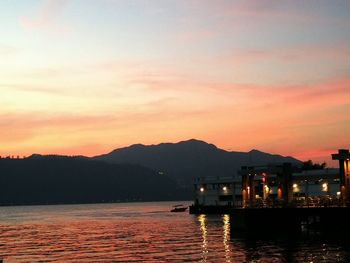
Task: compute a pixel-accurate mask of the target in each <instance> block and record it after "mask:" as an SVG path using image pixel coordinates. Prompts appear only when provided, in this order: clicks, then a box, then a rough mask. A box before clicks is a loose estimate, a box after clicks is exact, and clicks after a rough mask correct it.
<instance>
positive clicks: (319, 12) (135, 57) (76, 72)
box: [0, 0, 350, 163]
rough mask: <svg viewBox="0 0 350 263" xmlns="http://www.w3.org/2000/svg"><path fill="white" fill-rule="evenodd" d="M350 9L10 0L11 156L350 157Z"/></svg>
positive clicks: (2, 119) (304, 4) (6, 59)
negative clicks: (152, 149)
mask: <svg viewBox="0 0 350 263" xmlns="http://www.w3.org/2000/svg"><path fill="white" fill-rule="evenodd" d="M349 11H350V1H347V0H344V1H329V0H324V1H312V0H310V1H295V0H291V1H275V0H271V1H265V0H256V1H246V0H242V1H233V0H228V1H217V0H215V1H203V0H183V1H182V0H172V1H170V0H147V1H146V0H134V1H133V0H129V1H122V0H120V1H119V0H46V1H44V0H43V1H41V0H26V1H14V0H1V1H0V92H1V96H0V155H2V156H6V155H21V156H23V155H29V154H31V153H42V154H49V153H55V154H68V155H77V154H82V155H87V156H92V155H97V154H102V153H106V152H109V151H111V150H113V149H115V148H119V147H124V146H128V145H130V144H134V143H143V144H158V143H161V142H178V141H181V140H187V139H190V138H196V139H200V140H204V141H207V142H209V143H213V144H215V145H217V146H218V147H220V148H223V149H226V150H230V151H249V150H251V149H253V148H254V149H259V150H261V151H266V152H269V153H276V154H282V155H292V156H294V157H296V158H299V159H301V160H307V159H313V160H314V161H324V160H325V161H327V162H328V163H330V161H329V159H330V154H331V153H333V152H336V151H337V149H338V148H346V149H348V148H349V147H350V139H349V138H350V16H349Z"/></svg>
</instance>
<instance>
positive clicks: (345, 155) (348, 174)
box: [332, 149, 350, 207]
mask: <svg viewBox="0 0 350 263" xmlns="http://www.w3.org/2000/svg"><path fill="white" fill-rule="evenodd" d="M332 159H333V160H339V177H340V178H339V179H340V197H341V199H342V200H343V202H344V204H345V205H346V206H348V207H350V167H349V162H350V161H349V160H350V153H349V150H346V149H339V150H338V153H335V154H332Z"/></svg>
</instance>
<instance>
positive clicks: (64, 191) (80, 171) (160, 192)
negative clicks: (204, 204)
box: [0, 154, 191, 205]
mask: <svg viewBox="0 0 350 263" xmlns="http://www.w3.org/2000/svg"><path fill="white" fill-rule="evenodd" d="M0 185H1V193H0V205H23V204H60V203H100V202H116V201H161V200H184V199H187V200H188V199H189V198H190V196H191V193H190V192H189V191H187V192H186V191H185V190H184V189H180V188H179V187H178V185H177V183H176V182H175V181H174V180H172V179H170V178H168V177H167V176H165V175H161V174H159V173H158V172H155V171H153V170H152V169H150V168H146V167H142V166H140V165H130V164H110V163H106V162H102V161H95V160H91V159H89V158H87V157H67V156H55V155H51V156H41V155H37V154H36V155H32V156H30V157H28V158H25V159H10V158H2V159H0Z"/></svg>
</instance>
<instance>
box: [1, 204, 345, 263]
mask: <svg viewBox="0 0 350 263" xmlns="http://www.w3.org/2000/svg"><path fill="white" fill-rule="evenodd" d="M174 204H175V203H171V202H159V203H123V204H92V205H57V206H21V207H0V259H3V261H4V262H5V263H6V262H53V261H56V262H327V263H328V262H350V246H349V243H348V242H347V240H346V238H344V237H342V238H340V237H335V238H332V239H329V240H328V239H324V238H321V237H318V236H311V237H310V236H309V237H307V238H300V239H298V240H293V239H289V238H288V237H287V238H283V239H269V238H267V239H265V238H266V237H249V238H244V237H240V236H239V235H238V234H235V233H230V227H229V224H230V218H229V216H228V215H221V216H220V215H218V216H205V215H199V216H195V215H189V214H188V213H187V212H185V213H170V212H169V210H170V208H171V207H172V205H174ZM231 220H234V219H233V218H232V219H231ZM257 224H259V219H257ZM276 231H282V230H280V229H279V230H276Z"/></svg>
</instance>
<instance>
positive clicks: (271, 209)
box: [190, 149, 350, 233]
mask: <svg viewBox="0 0 350 263" xmlns="http://www.w3.org/2000/svg"><path fill="white" fill-rule="evenodd" d="M332 158H333V159H334V160H339V169H324V170H317V171H295V169H294V168H293V167H292V166H291V164H290V163H283V164H280V165H266V166H255V167H246V166H244V167H242V169H241V170H240V171H239V175H240V176H241V182H240V183H241V184H240V186H241V187H240V192H238V191H237V180H233V181H232V183H231V184H230V183H229V182H226V183H223V182H222V180H221V181H219V183H218V184H214V183H212V182H211V183H212V185H208V184H204V183H203V182H204V181H202V182H199V183H202V184H198V185H197V187H196V189H197V190H198V192H197V198H196V201H195V204H194V205H192V206H191V207H190V213H192V214H202V213H203V214H230V215H231V224H230V226H231V231H247V232H252V231H253V232H265V231H267V232H271V231H272V232H278V231H283V232H288V233H300V232H302V231H323V232H341V231H347V230H349V229H350V224H349V222H350V167H349V159H350V153H349V150H345V149H340V150H339V151H338V153H336V154H332ZM212 189H214V190H212ZM208 190H211V192H210V195H209V196H211V199H210V201H207V200H208V198H207V199H206V197H205V191H208ZM215 191H216V192H217V193H218V194H217V196H218V200H214V198H215V195H214V194H213V192H215ZM212 200H214V202H215V203H213V201H212ZM205 202H207V203H205Z"/></svg>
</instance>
